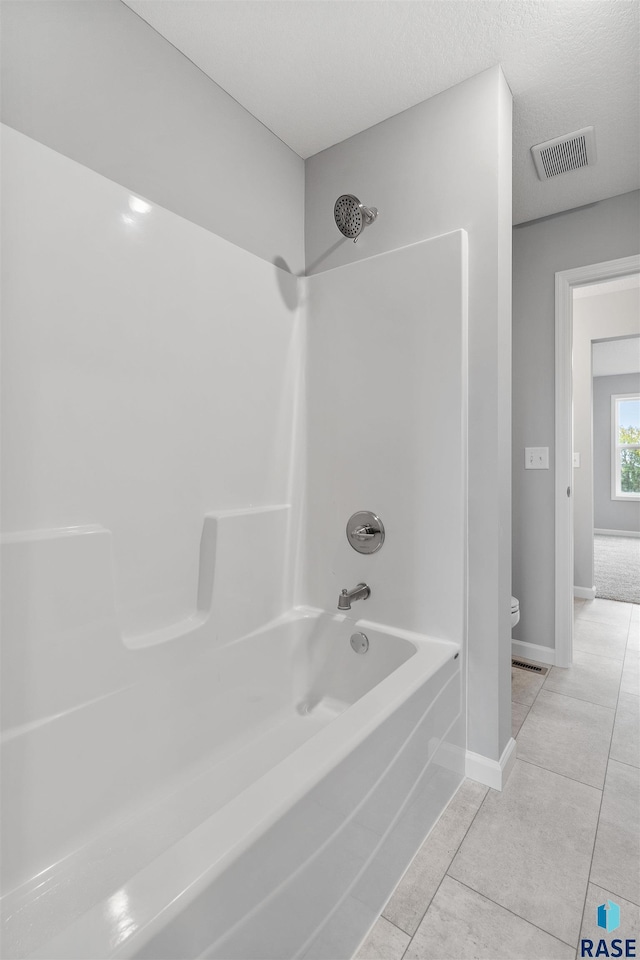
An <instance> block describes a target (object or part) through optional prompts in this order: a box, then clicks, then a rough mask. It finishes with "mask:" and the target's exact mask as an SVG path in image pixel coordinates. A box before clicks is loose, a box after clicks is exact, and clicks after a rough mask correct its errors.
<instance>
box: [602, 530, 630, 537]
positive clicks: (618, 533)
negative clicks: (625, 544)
mask: <svg viewBox="0 0 640 960" xmlns="http://www.w3.org/2000/svg"><path fill="white" fill-rule="evenodd" d="M593 532H594V533H597V534H599V535H600V536H601V537H640V530H594V531H593Z"/></svg>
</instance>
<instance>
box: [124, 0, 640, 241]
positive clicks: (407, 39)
mask: <svg viewBox="0 0 640 960" xmlns="http://www.w3.org/2000/svg"><path fill="white" fill-rule="evenodd" d="M125 2H127V4H128V6H130V7H131V8H132V9H133V10H135V12H136V13H138V14H139V15H140V16H141V17H142V18H143V19H145V20H146V21H147V22H148V23H149V24H150V25H151V26H152V27H154V28H155V29H156V30H157V31H158V32H159V33H161V34H162V35H163V36H164V37H166V38H167V39H168V40H169V41H170V42H171V43H172V44H174V46H176V47H177V48H178V49H179V50H181V51H182V52H183V53H184V54H186V56H187V57H189V58H190V59H191V60H192V61H193V62H194V63H195V64H197V66H199V67H200V68H201V69H202V70H203V71H204V72H205V73H206V74H207V75H208V76H209V77H211V78H212V79H213V80H215V82H216V83H218V84H219V85H220V86H221V87H222V88H223V89H224V90H226V91H227V92H228V93H230V94H231V96H233V97H234V98H235V99H236V100H237V101H238V102H239V103H241V104H242V106H244V107H245V108H246V109H247V110H248V111H249V112H250V113H252V114H253V115H254V116H255V117H257V118H258V119H259V120H261V121H262V123H264V124H265V125H266V126H267V127H269V129H270V130H272V131H273V132H274V133H275V134H277V136H278V137H280V138H281V139H282V140H283V141H284V142H285V143H287V144H288V145H289V146H290V147H291V148H292V149H293V150H295V151H296V153H298V154H299V155H300V156H301V157H305V158H306V157H309V156H311V155H312V154H314V153H317V152H318V151H320V150H323V149H325V148H326V147H329V146H331V145H332V144H334V143H337V142H339V141H340V140H344V139H345V138H346V137H350V136H352V135H353V134H355V133H358V132H359V131H361V130H364V129H366V128H367V127H370V126H372V125H373V124H375V123H378V122H380V121H381V120H385V119H386V118H387V117H390V116H392V115H393V114H395V113H399V112H400V111H401V110H405V109H406V108H407V107H410V106H413V105H414V104H416V103H419V102H420V101H422V100H426V99H427V98H428V97H432V96H434V95H435V94H437V93H440V92H441V91H442V90H445V89H447V88H448V87H451V86H453V85H454V84H456V83H459V82H460V81H462V80H465V79H467V78H468V77H471V76H473V75H474V74H476V73H479V72H480V71H481V70H485V69H486V68H488V67H490V66H493V65H494V64H496V63H499V64H501V65H502V68H503V70H504V73H505V76H506V78H507V81H508V83H509V86H510V87H511V90H512V93H513V97H514V131H513V136H514V144H513V147H514V152H513V175H514V176H513V195H514V200H513V203H514V211H513V212H514V217H513V219H514V223H521V222H523V221H526V220H532V219H535V218H537V217H542V216H547V215H549V214H552V213H557V212H558V211H560V210H567V209H570V208H572V207H576V206H580V205H582V204H586V203H591V202H593V201H596V200H601V199H603V198H605V197H610V196H615V195H617V194H620V193H626V192H627V191H629V190H634V189H636V188H637V187H638V186H640V180H639V172H638V171H639V142H640V128H639V95H638V90H639V77H638V59H639V58H638V11H639V5H638V3H637V2H636V0H604V2H600V0H551V2H547V0H373V2H370V0H172V2H167V0H125ZM591 124H593V125H594V126H595V129H596V144H597V151H598V162H597V164H596V165H595V166H594V167H589V168H585V169H583V170H579V171H577V172H574V173H572V174H564V175H562V176H560V177H557V178H554V179H552V180H548V181H545V182H541V181H539V180H538V178H537V175H536V173H535V169H534V166H533V161H532V159H531V154H530V152H529V148H530V147H531V146H532V145H533V144H535V143H540V142H541V141H543V140H548V139H551V138H553V137H557V136H561V135H562V134H565V133H569V132H571V131H574V130H577V129H579V128H581V127H585V126H589V125H591ZM469 146H470V149H473V145H472V144H470V145H469Z"/></svg>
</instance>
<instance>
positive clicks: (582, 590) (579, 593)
mask: <svg viewBox="0 0 640 960" xmlns="http://www.w3.org/2000/svg"><path fill="white" fill-rule="evenodd" d="M573 595H574V597H578V598H579V599H580V600H595V598H596V588H595V587H574V588H573Z"/></svg>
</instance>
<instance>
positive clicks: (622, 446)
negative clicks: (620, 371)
mask: <svg viewBox="0 0 640 960" xmlns="http://www.w3.org/2000/svg"><path fill="white" fill-rule="evenodd" d="M611 434H612V451H611V453H612V459H611V467H612V469H611V499H612V500H640V394H637V393H622V394H617V395H615V396H612V397H611Z"/></svg>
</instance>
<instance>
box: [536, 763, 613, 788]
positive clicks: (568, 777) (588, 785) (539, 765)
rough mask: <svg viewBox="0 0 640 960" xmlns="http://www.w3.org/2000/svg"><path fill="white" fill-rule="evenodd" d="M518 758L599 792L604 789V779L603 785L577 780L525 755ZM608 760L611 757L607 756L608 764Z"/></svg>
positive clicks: (539, 768)
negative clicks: (526, 757)
mask: <svg viewBox="0 0 640 960" xmlns="http://www.w3.org/2000/svg"><path fill="white" fill-rule="evenodd" d="M518 760H520V762H521V763H528V764H529V766H530V767H537V768H538V770H546V772H547V773H553V774H554V775H555V776H556V777H562V778H563V779H564V780H571V781H572V783H581V784H582V786H583V787H591V789H592V790H597V791H598V793H602V791H603V790H604V781H603V783H602V786H601V787H596V786H595V784H593V783H586V781H585V780H576V778H575V777H570V776H569V775H568V774H566V773H558V771H557V770H550V769H549V767H543V766H542V764H541V763H536V762H535V760H525V758H524V757H518ZM608 762H609V758H608V757H607V764H608ZM605 777H606V773H605Z"/></svg>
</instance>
